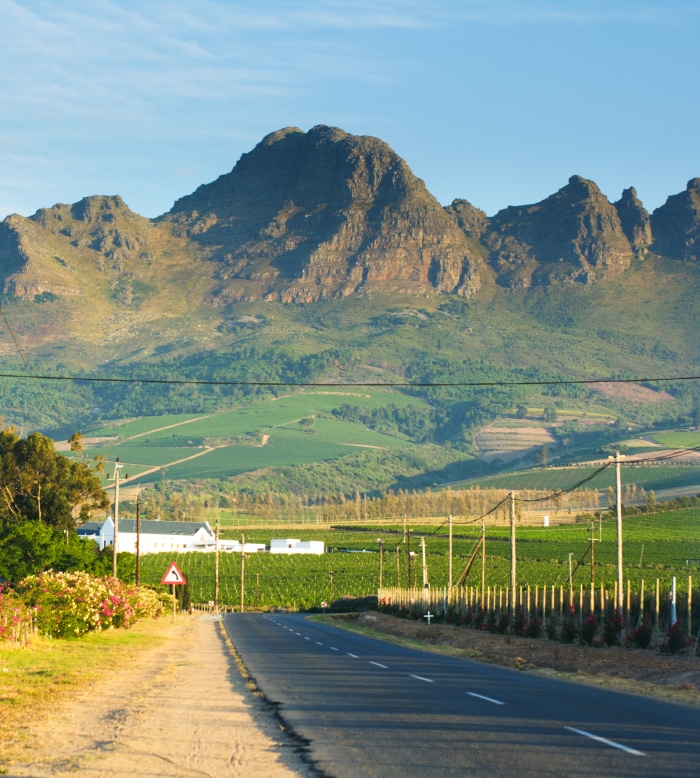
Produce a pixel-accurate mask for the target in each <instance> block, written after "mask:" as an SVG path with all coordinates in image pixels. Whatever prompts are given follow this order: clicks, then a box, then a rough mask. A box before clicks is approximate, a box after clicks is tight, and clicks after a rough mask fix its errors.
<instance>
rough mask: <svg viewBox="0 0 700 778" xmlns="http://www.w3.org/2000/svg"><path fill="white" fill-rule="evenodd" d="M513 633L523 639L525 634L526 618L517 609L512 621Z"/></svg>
mask: <svg viewBox="0 0 700 778" xmlns="http://www.w3.org/2000/svg"><path fill="white" fill-rule="evenodd" d="M513 631H514V632H515V634H516V635H520V636H521V637H523V636H524V635H526V634H527V617H526V616H525V613H524V611H522V610H520V609H518V610H517V611H516V613H515V619H514V620H513Z"/></svg>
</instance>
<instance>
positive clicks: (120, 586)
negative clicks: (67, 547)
mask: <svg viewBox="0 0 700 778" xmlns="http://www.w3.org/2000/svg"><path fill="white" fill-rule="evenodd" d="M17 592H18V594H19V595H20V596H21V598H22V600H23V601H24V603H25V605H28V606H30V607H31V608H34V609H35V611H36V623H37V628H38V630H39V632H40V633H42V634H44V635H48V636H50V637H56V638H65V637H80V636H81V635H84V634H85V633H86V632H99V631H100V630H103V629H108V628H110V627H125V628H128V627H130V626H132V624H133V623H134V622H135V621H136V620H137V619H139V618H144V617H146V616H153V617H156V616H158V615H159V614H160V613H161V611H162V603H161V601H160V598H159V596H158V594H157V593H156V592H155V591H154V590H152V589H146V588H143V587H129V586H127V585H126V584H124V583H122V582H121V581H119V580H118V579H116V578H111V577H108V576H105V577H103V578H98V577H95V576H91V575H89V574H88V573H84V572H77V573H57V572H54V571H53V570H49V571H47V572H45V573H40V574H39V575H31V576H28V577H27V578H25V579H23V580H22V581H20V583H19V584H18V586H17Z"/></svg>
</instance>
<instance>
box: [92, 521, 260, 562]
mask: <svg viewBox="0 0 700 778" xmlns="http://www.w3.org/2000/svg"><path fill="white" fill-rule="evenodd" d="M78 535H80V536H82V537H84V538H91V539H92V540H94V541H95V542H96V543H97V544H98V545H99V547H100V548H101V549H102V548H106V547H107V546H111V545H112V543H113V542H114V522H113V521H112V518H111V517H110V516H108V517H107V518H106V519H105V520H104V522H102V523H100V522H96V521H88V522H86V523H85V524H83V525H82V526H81V527H79V528H78ZM223 542H224V541H221V543H223ZM239 546H240V543H239ZM215 547H216V536H215V535H214V532H213V531H212V528H211V527H210V526H209V524H208V522H206V521H154V520H149V519H142V520H141V543H140V551H141V553H142V554H160V553H164V552H166V551H180V552H186V551H214V550H215ZM246 550H247V549H246ZM122 551H128V552H129V553H132V554H135V553H136V521H135V520H134V519H120V520H119V530H118V533H117V553H120V552H122Z"/></svg>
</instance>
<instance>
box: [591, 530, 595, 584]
mask: <svg viewBox="0 0 700 778" xmlns="http://www.w3.org/2000/svg"><path fill="white" fill-rule="evenodd" d="M594 584H595V522H593V521H592V522H591V588H593V585H594Z"/></svg>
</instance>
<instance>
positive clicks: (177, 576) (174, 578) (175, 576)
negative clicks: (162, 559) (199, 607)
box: [160, 562, 187, 584]
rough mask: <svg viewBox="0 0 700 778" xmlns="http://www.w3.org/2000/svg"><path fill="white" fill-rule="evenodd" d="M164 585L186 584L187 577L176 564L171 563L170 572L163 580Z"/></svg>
mask: <svg viewBox="0 0 700 778" xmlns="http://www.w3.org/2000/svg"><path fill="white" fill-rule="evenodd" d="M160 582H161V583H162V584H186V583H187V581H186V580H185V576H184V575H183V574H182V573H181V572H180V568H179V567H178V566H177V564H176V563H175V562H171V563H170V567H169V568H168V572H167V573H166V574H165V575H164V576H163V577H162V578H161V581H160Z"/></svg>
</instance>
